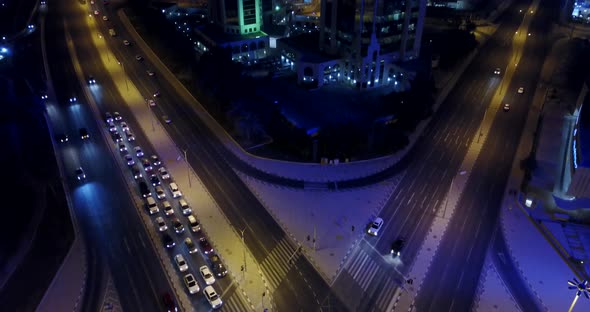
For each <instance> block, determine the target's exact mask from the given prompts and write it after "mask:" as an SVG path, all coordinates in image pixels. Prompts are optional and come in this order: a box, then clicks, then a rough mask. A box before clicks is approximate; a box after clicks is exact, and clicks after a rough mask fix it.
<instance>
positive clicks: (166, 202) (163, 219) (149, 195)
mask: <svg viewBox="0 0 590 312" xmlns="http://www.w3.org/2000/svg"><path fill="white" fill-rule="evenodd" d="M105 122H106V125H107V128H108V129H109V132H110V133H111V137H112V139H113V142H114V143H115V144H116V145H117V146H118V148H119V151H120V152H121V154H122V155H123V159H124V160H125V162H126V164H127V166H129V167H130V168H131V173H132V175H133V178H134V179H135V181H137V185H138V189H139V193H140V194H141V196H142V197H143V198H144V199H145V207H146V210H147V213H148V214H149V215H150V216H153V217H154V218H153V219H152V220H153V222H154V224H155V227H156V229H157V230H158V232H160V233H161V234H162V236H161V238H162V242H163V244H164V246H165V247H166V248H168V249H172V248H174V246H176V242H175V239H174V238H173V235H171V233H170V232H171V230H174V232H175V233H176V235H177V236H179V237H180V238H181V239H182V240H183V243H184V246H185V247H186V249H187V251H188V253H189V254H196V253H197V252H198V248H197V244H195V242H194V241H193V236H192V235H185V232H187V231H186V230H185V225H184V223H187V224H188V227H189V228H190V232H192V233H195V234H194V235H195V236H196V235H197V233H198V240H197V241H198V245H199V248H200V250H201V252H202V253H203V255H204V256H205V257H206V258H207V259H206V260H208V261H209V263H210V265H211V267H212V268H213V272H212V271H211V270H210V269H209V267H208V266H207V265H202V266H200V267H199V270H198V272H199V275H200V276H201V278H202V280H203V281H204V283H205V285H206V286H205V287H204V289H203V291H202V292H203V295H204V296H205V298H206V299H207V301H208V302H209V303H210V305H211V307H212V308H214V309H216V308H219V307H221V305H222V304H223V302H222V300H221V297H220V296H219V294H217V292H216V291H215V288H213V286H212V284H214V283H215V277H216V276H217V277H219V278H221V277H224V276H225V275H226V274H227V270H226V269H225V266H224V265H223V263H222V262H221V260H220V258H219V256H218V255H216V254H215V253H214V250H213V247H212V246H211V244H210V243H209V242H208V240H207V238H206V237H205V235H203V233H202V232H201V224H200V223H199V221H198V220H197V218H196V216H195V215H194V214H193V211H192V208H191V207H190V205H189V204H188V203H187V202H186V200H185V199H184V198H183V194H182V192H181V191H180V189H179V187H178V185H177V184H176V183H175V182H174V180H173V179H172V177H171V176H170V173H169V172H168V171H167V170H166V168H165V167H164V166H163V163H162V161H161V160H160V159H159V157H158V156H157V155H152V156H150V157H146V155H145V153H144V151H143V149H142V148H141V147H140V146H138V145H136V146H133V147H132V148H131V153H130V151H129V148H128V147H127V145H128V144H129V145H132V144H133V142H134V141H135V136H134V135H133V133H132V132H131V130H130V128H129V125H128V124H127V123H126V122H125V121H123V118H122V116H121V115H120V114H119V113H117V112H114V113H113V114H111V113H110V112H107V113H106V114H105ZM119 131H121V132H123V133H124V134H125V135H124V136H125V138H123V136H122V135H121V134H120V133H119ZM136 159H137V161H136ZM140 164H141V165H140ZM144 174H145V176H144ZM173 200H174V201H176V203H175V205H176V207H177V209H178V210H179V211H180V212H181V213H182V215H183V216H185V218H183V219H185V220H181V219H180V218H178V217H176V216H175V211H174V207H173V205H174V204H173V203H174V202H173V203H171V201H173ZM160 207H162V212H160ZM160 213H161V214H160ZM173 260H174V263H175V264H176V267H177V268H178V270H179V272H180V273H182V274H183V277H182V280H183V282H184V284H185V285H186V288H187V290H188V292H189V293H190V294H195V293H197V292H199V291H200V290H201V288H200V286H199V282H198V281H197V279H196V278H195V275H193V274H192V273H190V270H189V265H188V263H187V261H186V259H185V258H184V256H183V255H182V254H181V253H179V254H176V255H175V256H174V257H173ZM165 301H166V300H165Z"/></svg>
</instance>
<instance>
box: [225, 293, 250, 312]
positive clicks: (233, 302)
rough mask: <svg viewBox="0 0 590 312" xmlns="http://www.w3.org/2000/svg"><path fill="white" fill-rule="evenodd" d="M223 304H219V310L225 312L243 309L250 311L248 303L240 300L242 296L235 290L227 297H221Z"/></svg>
mask: <svg viewBox="0 0 590 312" xmlns="http://www.w3.org/2000/svg"><path fill="white" fill-rule="evenodd" d="M221 300H223V305H222V306H221V311H224V312H225V311H227V312H233V311H235V312H243V311H251V310H252V308H251V307H250V306H249V305H248V303H247V302H246V301H244V300H242V297H241V296H240V295H238V293H237V292H235V293H233V295H232V296H230V297H229V298H227V299H226V298H222V299H221Z"/></svg>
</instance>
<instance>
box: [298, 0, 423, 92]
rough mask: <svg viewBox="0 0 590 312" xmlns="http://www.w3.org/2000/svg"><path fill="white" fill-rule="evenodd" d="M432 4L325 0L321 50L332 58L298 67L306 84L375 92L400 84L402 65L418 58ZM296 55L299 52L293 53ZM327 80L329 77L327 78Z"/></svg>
mask: <svg viewBox="0 0 590 312" xmlns="http://www.w3.org/2000/svg"><path fill="white" fill-rule="evenodd" d="M425 14H426V0H323V1H322V2H321V14H320V26H319V32H320V33H319V51H320V53H322V54H323V55H325V56H328V57H329V58H331V59H330V60H329V61H327V62H326V64H325V66H324V65H323V64H322V63H317V62H315V63H314V62H304V61H302V60H301V59H300V60H288V61H290V62H292V63H295V64H296V66H297V67H298V68H297V72H298V76H299V78H300V79H299V80H300V81H302V82H312V83H317V85H318V86H321V85H322V84H324V83H328V82H330V81H342V82H347V83H350V84H351V85H353V86H355V87H357V88H359V89H365V88H371V87H377V86H381V85H384V84H389V83H393V82H394V81H395V75H396V72H397V70H396V66H395V64H396V63H398V62H401V61H406V60H410V59H413V58H416V57H418V55H419V53H420V40H421V38H422V30H423V26H424V17H425ZM291 54H293V53H291ZM326 75H327V76H326Z"/></svg>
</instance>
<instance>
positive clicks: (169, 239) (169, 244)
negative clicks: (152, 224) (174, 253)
mask: <svg viewBox="0 0 590 312" xmlns="http://www.w3.org/2000/svg"><path fill="white" fill-rule="evenodd" d="M162 241H163V242H164V246H166V248H172V247H174V246H175V245H176V243H175V242H174V239H172V236H170V234H169V233H168V232H166V233H164V235H162Z"/></svg>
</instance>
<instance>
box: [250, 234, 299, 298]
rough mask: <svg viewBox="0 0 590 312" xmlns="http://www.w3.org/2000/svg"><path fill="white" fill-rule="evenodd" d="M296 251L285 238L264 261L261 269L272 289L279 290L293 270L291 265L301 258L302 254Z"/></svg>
mask: <svg viewBox="0 0 590 312" xmlns="http://www.w3.org/2000/svg"><path fill="white" fill-rule="evenodd" d="M295 250H296V247H295V246H293V245H292V244H291V243H290V242H289V241H288V240H287V239H286V238H283V239H281V240H280V241H279V242H278V244H277V245H276V246H275V247H274V248H273V249H272V250H271V252H270V253H269V254H268V256H267V257H266V258H265V259H264V261H262V263H261V265H260V267H261V268H262V271H263V273H264V276H265V277H266V279H267V281H268V283H269V287H270V288H271V289H277V287H278V286H279V284H280V283H281V281H282V280H283V279H284V278H285V276H287V273H288V272H289V270H290V269H291V266H292V264H291V263H295V261H297V259H298V258H299V257H300V256H301V252H299V251H297V252H295Z"/></svg>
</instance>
